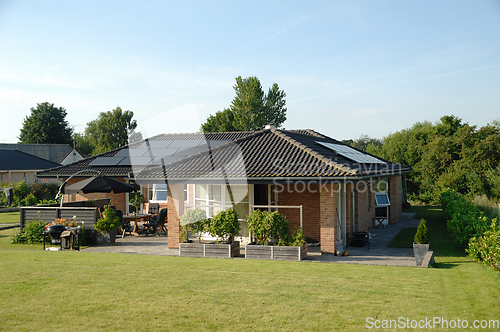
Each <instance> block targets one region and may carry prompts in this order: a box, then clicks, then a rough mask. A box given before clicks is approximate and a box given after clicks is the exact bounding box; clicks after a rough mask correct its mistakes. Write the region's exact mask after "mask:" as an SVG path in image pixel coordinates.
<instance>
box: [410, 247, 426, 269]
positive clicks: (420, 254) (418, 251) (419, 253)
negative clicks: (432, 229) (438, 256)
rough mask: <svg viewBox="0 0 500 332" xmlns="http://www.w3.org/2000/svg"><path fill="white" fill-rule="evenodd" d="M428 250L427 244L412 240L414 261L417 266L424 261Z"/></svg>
mask: <svg viewBox="0 0 500 332" xmlns="http://www.w3.org/2000/svg"><path fill="white" fill-rule="evenodd" d="M428 251H429V244H428V243H425V244H419V243H415V242H413V254H414V255H415V261H416V263H417V266H421V265H422V262H423V261H424V258H425V255H426V254H427V252H428Z"/></svg>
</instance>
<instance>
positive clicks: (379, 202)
mask: <svg viewBox="0 0 500 332" xmlns="http://www.w3.org/2000/svg"><path fill="white" fill-rule="evenodd" d="M387 189H388V183H387V179H382V180H379V181H378V182H377V183H376V184H375V207H387V206H390V205H391V202H390V201H389V196H388V195H387Z"/></svg>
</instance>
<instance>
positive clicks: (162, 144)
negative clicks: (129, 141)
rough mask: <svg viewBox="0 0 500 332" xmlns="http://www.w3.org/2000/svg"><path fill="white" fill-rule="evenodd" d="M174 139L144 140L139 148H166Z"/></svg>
mask: <svg viewBox="0 0 500 332" xmlns="http://www.w3.org/2000/svg"><path fill="white" fill-rule="evenodd" d="M172 142H173V141H144V142H142V144H141V145H140V146H138V149H166V148H168V146H169V145H170V144H171V143H172Z"/></svg>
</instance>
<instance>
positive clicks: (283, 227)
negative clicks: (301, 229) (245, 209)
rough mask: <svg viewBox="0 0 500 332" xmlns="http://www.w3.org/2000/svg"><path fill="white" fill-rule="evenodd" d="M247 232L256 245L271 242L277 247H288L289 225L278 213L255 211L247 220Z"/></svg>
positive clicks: (289, 239) (289, 240)
mask: <svg viewBox="0 0 500 332" xmlns="http://www.w3.org/2000/svg"><path fill="white" fill-rule="evenodd" d="M247 224H248V230H249V231H250V232H251V233H252V235H253V237H254V239H255V241H256V242H257V244H262V245H267V244H269V242H270V241H271V240H273V242H275V243H276V244H278V245H288V244H289V243H290V242H291V238H290V233H289V229H290V223H289V222H288V220H286V217H285V216H284V215H283V214H281V213H279V212H278V211H274V212H269V211H261V210H255V211H253V212H252V214H251V215H250V216H249V217H248V219H247Z"/></svg>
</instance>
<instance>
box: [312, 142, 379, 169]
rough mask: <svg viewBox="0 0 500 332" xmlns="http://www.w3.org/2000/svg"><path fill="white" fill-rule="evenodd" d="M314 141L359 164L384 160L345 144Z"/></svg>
mask: <svg viewBox="0 0 500 332" xmlns="http://www.w3.org/2000/svg"><path fill="white" fill-rule="evenodd" d="M316 143H317V144H319V145H322V146H323V147H325V148H327V149H329V150H332V151H333V152H335V153H337V154H339V155H341V156H343V157H345V158H347V159H350V160H352V161H354V162H357V163H360V164H385V162H384V161H382V160H380V159H378V158H375V157H373V156H370V155H369V154H366V153H363V152H360V151H358V150H355V149H353V148H351V147H350V146H347V145H343V144H335V143H330V142H318V141H316Z"/></svg>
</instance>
